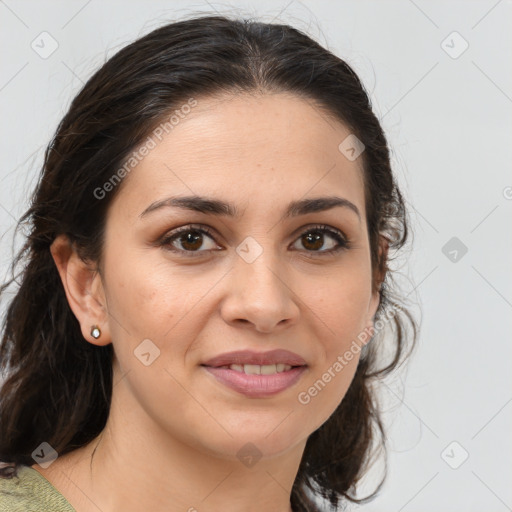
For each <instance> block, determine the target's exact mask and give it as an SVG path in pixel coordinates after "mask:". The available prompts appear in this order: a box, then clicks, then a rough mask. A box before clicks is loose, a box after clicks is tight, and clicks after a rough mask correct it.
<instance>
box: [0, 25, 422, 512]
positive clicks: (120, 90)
mask: <svg viewBox="0 0 512 512" xmlns="http://www.w3.org/2000/svg"><path fill="white" fill-rule="evenodd" d="M224 92H225V93H229V94H233V93H235V94H237V93H244V92H248V93H254V92H257V93H263V94H264V93H276V92H286V93H292V94H295V95H298V96H299V97H301V98H304V99H306V100H308V101H310V102H312V103H313V104H314V105H316V106H317V107H318V108H319V109H321V110H322V112H324V113H325V114H326V115H328V116H331V117H332V118H333V119H335V120H337V121H340V122H342V123H344V124H345V125H346V126H347V127H349V129H350V130H351V133H353V134H355V135H356V136H357V138H358V139H360V141H362V143H363V144H364V147H365V150H364V152H363V153H362V155H361V159H362V168H363V177H364V193H365V206H366V212H367V228H368V234H369V242H370V251H371V263H372V279H373V289H374V290H379V294H380V299H381V300H380V304H379V308H378V310H377V313H376V315H375V318H374V320H376V324H377V323H378V322H379V321H381V323H382V324H383V328H382V329H381V330H378V329H377V333H376V334H375V335H374V336H373V338H372V340H371V341H370V342H369V343H368V344H367V345H366V346H365V347H364V349H363V352H362V354H361V357H360V360H359V363H358V367H357V370H356V373H355V375H354V378H353V380H352V382H351V384H350V387H349V389H348V391H347V393H346V395H345V397H344V398H343V400H342V401H341V402H340V404H339V405H338V407H337V408H336V410H335V411H334V413H333V414H332V415H331V416H330V417H329V419H328V420H327V421H326V422H325V423H324V424H323V425H322V426H321V427H319V428H318V429H317V430H316V431H315V432H313V433H312V434H311V435H310V436H309V438H308V440H307V444H306V447H305V451H304V454H303V457H302V460H301V463H300V466H299V469H298V473H297V476H296V479H295V482H294V485H293V488H292V492H291V504H292V507H293V509H294V510H295V511H307V512H313V511H315V512H316V511H318V510H319V509H318V507H317V505H316V504H315V503H314V501H312V499H311V498H313V497H314V496H315V495H316V496H322V497H323V498H324V499H326V500H328V501H329V502H330V504H331V505H332V506H334V507H336V506H337V505H338V503H340V502H341V503H342V504H344V503H347V500H350V501H353V502H358V503H361V502H365V501H367V500H369V499H371V498H373V497H374V496H375V495H376V494H377V492H378V491H379V490H380V488H381V486H382V484H383V483H384V480H385V477H384V478H383V479H382V481H381V482H380V484H379V486H378V488H377V490H376V491H375V492H374V493H372V494H371V495H370V496H368V497H366V498H364V499H358V498H356V490H357V484H358V482H359V481H360V480H361V478H362V477H363V476H364V474H365V472H366V471H367V469H368V468H369V467H370V465H371V464H372V463H373V462H372V461H373V455H374V454H375V453H374V451H373V450H372V447H374V445H375V446H377V447H380V448H383V449H384V450H383V451H384V454H385V436H384V429H383V424H382V420H381V415H380V414H381V413H380V410H379V405H378V400H377V396H376V394H375V391H374V389H373V382H374V381H376V380H378V379H381V378H382V377H384V376H385V375H387V374H388V373H390V372H391V371H392V370H394V369H395V368H397V367H398V366H399V365H400V364H402V362H403V361H404V360H405V359H406V357H407V356H408V355H409V354H410V351H409V352H408V353H407V354H406V347H407V345H408V344H409V343H410V346H411V350H412V348H413V347H414V346H415V340H416V336H417V325H416V320H415V319H414V316H413V315H412V314H411V312H410V310H408V308H407V307H404V306H402V305H400V304H399V302H400V300H402V301H403V300H404V297H401V295H400V292H399V289H398V287H396V286H395V285H396V283H395V282H394V280H393V275H392V274H393V272H392V271H391V270H390V268H389V265H388V263H389V261H390V260H391V258H390V256H389V254H388V253H387V252H386V253H381V252H380V251H379V241H380V240H381V237H384V238H385V239H386V240H387V241H388V243H389V249H390V250H391V251H396V250H398V249H400V248H402V246H404V244H405V242H406V240H407V236H408V212H407V210H406V207H405V201H404V199H403V196H402V194H401V192H400V190H399V188H398V186H397V183H396V180H395V178H394V176H393V172H392V169H391V164H390V156H389V150H388V144H387V141H386V137H385V135H384V133H383V130H382V127H381V125H380V123H379V120H378V119H377V117H376V116H375V114H374V113H373V111H372V107H371V104H370V100H369V97H368V94H367V92H366V91H365V88H364V86H363V84H362V83H361V81H360V79H359V78H358V76H357V75H356V73H355V72H354V71H353V69H352V68H351V67H350V66H349V65H348V64H347V63H346V62H345V61H343V60H342V59H340V58H339V57H337V56H335V55H334V54H332V53H331V52H330V51H328V50H327V49H325V48H324V47H322V46H321V45H320V44H318V43H317V42H315V41H314V40H312V39H311V38H310V37H308V36H307V35H306V34H305V33H303V32H302V31H300V30H298V29H295V28H292V27H290V26H288V25H285V24H269V23H263V22H259V21H254V20H248V19H230V18H229V17H227V16H220V15H219V16H211V15H208V16H205V15H200V16H197V15H196V16H194V17H192V18H189V19H184V20H180V21H177V22H173V23H169V24H166V25H164V26H162V27H160V28H158V29H156V30H153V31H152V32H150V33H149V34H147V35H145V36H143V37H141V38H139V39H138V40H136V41H135V42H133V43H131V44H129V45H127V46H126V47H124V48H123V49H121V50H120V51H119V52H117V53H116V54H115V55H114V56H113V57H111V58H110V59H108V60H107V61H106V62H105V63H104V64H103V65H102V66H101V68H99V69H98V70H97V71H96V72H95V73H94V74H93V76H92V77H91V78H90V79H89V80H88V81H87V83H86V84H85V85H84V86H83V88H82V89H81V90H80V92H79V93H78V94H77V95H76V97H75V98H74V99H73V101H72V103H71V105H70V107H69V109H68V111H67V113H66V114H65V116H64V117H63V119H62V120H61V122H60V124H59V125H58V127H57V130H56V132H55V135H54V137H53V139H52V140H51V142H50V144H49V145H48V147H47V149H46V151H45V155H44V163H43V166H42V169H41V174H40V178H39V181H38V183H37V186H36V188H35V191H34V193H33V196H32V197H31V203H30V207H29V208H28V210H27V211H26V212H25V213H24V215H23V216H22V217H21V219H20V220H19V222H18V225H17V227H16V229H17V230H18V229H19V228H20V226H24V227H25V226H26V227H27V228H28V234H27V235H26V236H25V238H24V244H23V246H22V248H21V249H20V250H19V252H17V253H16V255H15V257H14V258H13V261H12V266H11V279H10V280H8V281H7V282H5V283H4V284H3V285H2V286H1V287H0V294H1V295H2V298H4V297H5V295H6V292H7V290H8V287H10V286H11V285H13V284H16V285H17V286H18V287H17V290H16V292H15V293H14V294H13V296H12V298H11V299H10V300H9V302H8V307H7V309H6V313H5V316H4V318H3V322H2V334H1V344H0V371H2V373H3V374H4V375H5V379H4V381H3V384H2V387H1V392H0V460H2V461H4V462H6V463H8V464H10V466H9V465H8V466H6V468H4V470H3V475H4V476H10V475H12V474H15V473H16V471H17V468H18V466H19V465H20V464H27V465H32V464H34V460H33V459H32V456H31V454H32V452H33V451H34V449H35V448H36V447H37V446H38V445H39V444H40V443H41V442H43V441H46V442H48V443H49V444H50V445H51V446H52V447H53V448H54V449H55V450H56V451H57V452H58V453H59V454H61V455H62V454H64V453H67V452H70V451H72V450H74V449H76V448H78V447H80V446H83V445H85V444H87V443H88V442H90V441H91V440H93V439H94V438H95V437H96V436H98V435H99V433H100V432H101V431H102V430H103V428H104V427H105V424H106V421H107V418H108V415H109V409H110V400H111V395H112V358H113V348H112V345H111V344H110V345H107V346H101V347H100V346H96V345H93V344H91V343H88V342H87V341H86V340H85V339H84V338H83V336H82V334H81V331H80V325H79V323H78V321H77V319H76V317H75V316H74V314H73V312H72V310H71V309H70V307H69V305H68V302H67V299H66V295H65V293H64V288H63V285H62V282H61V279H60V276H59V274H58V271H57V268H56V265H55V263H54V261H53V259H52V256H51V253H50V245H51V244H52V242H53V241H54V240H55V238H56V237H57V236H58V235H59V234H66V235H67V236H68V237H69V239H70V241H71V242H72V243H73V244H74V245H75V247H76V248H77V250H78V252H79V254H80V256H81V257H82V258H84V259H88V260H91V261H94V262H96V263H97V264H98V266H99V267H101V265H100V263H101V259H102V247H103V242H104V227H105V219H106V213H107V209H108V207H109V204H110V203H111V201H112V199H113V198H114V197H115V195H116V193H118V191H119V188H120V187H113V190H111V191H109V193H108V194H106V196H105V197H98V193H97V192H96V193H95V191H97V190H98V187H102V185H103V184H105V183H106V182H107V181H108V180H109V179H110V178H111V177H112V176H113V174H114V173H115V171H116V170H118V169H120V168H121V167H122V166H123V165H124V164H125V162H126V160H127V158H129V156H130V154H131V153H132V152H133V151H134V150H135V149H136V148H137V147H139V146H140V145H141V144H142V143H143V141H144V140H145V138H147V137H148V136H149V134H150V133H151V132H152V130H153V129H154V128H155V127H156V126H157V125H158V124H159V123H161V122H162V120H163V119H168V118H169V114H170V113H172V111H173V109H176V108H178V107H179V106H180V105H182V104H184V103H186V102H187V99H189V98H191V97H195V98H199V97H207V96H209V95H214V94H219V93H224ZM20 264H22V268H21V270H20V271H19V272H17V269H18V266H19V265H20ZM381 284H382V286H380V285H381ZM394 288H396V289H394ZM408 327H410V329H409V328H408ZM385 340H386V342H389V343H391V344H392V351H391V353H392V357H391V358H390V360H388V361H387V362H385V361H384V357H383V353H384V352H383V347H384V341H385ZM7 469H9V471H7Z"/></svg>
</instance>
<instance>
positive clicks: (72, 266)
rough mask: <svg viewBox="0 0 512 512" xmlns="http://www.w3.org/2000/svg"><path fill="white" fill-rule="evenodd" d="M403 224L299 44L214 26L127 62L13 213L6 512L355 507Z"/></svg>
mask: <svg viewBox="0 0 512 512" xmlns="http://www.w3.org/2000/svg"><path fill="white" fill-rule="evenodd" d="M406 217H407V212H406V210H405V207H404V202H403V199H402V196H401V194H400V191H399V189H398V187H397V185H396V182H395V180H394V177H393V175H392V171H391V168H390V162H389V153H388V147H387V143H386V139H385V136H384V134H383V132H382V129H381V127H380V124H379V122H378V120H377V118H376V117H375V115H374V114H373V112H372V110H371V106H370V103H369V99H368V96H367V94H366V92H365V90H364V88H363V86H362V84H361V82H360V81H359V79H358V77H357V76H356V74H355V73H354V71H353V70H352V69H351V68H350V67H349V66H348V65H347V64H346V63H345V62H343V61H342V60H340V59H339V58H338V57H336V56H334V55H333V54H331V53H330V52H328V51H327V50H326V49H324V48H322V47H321V46H319V45H318V44H317V43H315V42H314V41H312V40H311V39H310V38H309V37H307V36H306V35H304V34H303V33H301V32H299V31H297V30H295V29H293V28H291V27H289V26H285V25H272V24H265V23H258V22H252V21H251V22H249V21H247V20H241V21H240V20H232V19H228V18H226V17H220V16H201V17H196V18H192V19H188V20H183V21H180V22H175V23H171V24H168V25H166V26H163V27H161V28H159V29H157V30H155V31H153V32H151V33H150V34H148V35H146V36H144V37H142V38H141V39H139V40H137V41H135V42H134V43H132V44H130V45H129V46H127V47H125V48H124V49H122V50H121V51H119V53H117V54H116V55H115V56H114V57H112V58H111V59H110V60H109V61H107V62H106V63H105V64H104V65H103V66H102V68H101V69H100V70H99V71H97V72H96V74H95V75H94V76H93V77H92V78H91V79H90V80H89V81H88V82H87V83H86V85H85V86H84V87H83V89H82V90H81V91H80V93H79V94H78V95H77V97H76V98H75V99H74V101H73V102H72V104H71V107H70V109H69V112H68V113H67V114H66V115H65V117H64V119H63V120H62V122H61V123H60V125H59V127H58V129H57V133H56V135H55V137H54V139H53V141H52V142H51V144H50V145H49V147H48V149H47V151H46V154H45V161H44V166H43V171H42V177H41V180H40V182H39V184H38V186H37V190H36V191H35V193H34V197H33V200H32V205H31V207H30V209H29V210H28V211H27V212H26V214H25V215H24V217H23V218H22V222H29V223H30V234H29V236H28V239H27V242H26V245H25V247H24V248H23V250H22V252H21V253H20V254H19V256H18V258H17V260H16V261H15V262H14V265H15V264H17V263H19V262H20V261H22V260H23V258H26V265H25V267H24V268H23V270H22V272H21V278H19V279H18V280H19V283H20V286H19V289H18V290H17V292H16V294H15V296H14V298H13V299H12V300H11V302H10V304H9V307H8V309H7V314H6V319H5V325H4V331H3V339H2V345H1V348H0V356H1V368H2V370H3V371H4V372H5V375H6V378H5V382H4V383H3V387H2V389H1V402H0V434H1V435H0V460H2V461H4V462H5V463H6V467H5V468H4V475H3V476H4V478H0V503H1V505H0V510H13V509H15V507H16V506H22V505H23V506H25V507H26V506H27V503H31V504H32V506H34V507H39V508H40V509H41V510H50V509H51V510H63V511H64V510H66V511H71V510H75V511H77V512H88V511H92V510H94V511H97V510H98V509H99V510H102V511H103V512H108V511H114V510H124V511H131V510H134V511H135V510H137V511H138V510H155V511H158V510H166V511H167V512H173V511H178V510H180V511H183V510H188V511H194V510H198V511H201V510H212V511H213V510H221V509H222V510H243V511H253V510H272V511H276V512H284V511H287V512H288V511H290V510H292V511H299V510H302V511H316V510H319V508H318V505H317V504H316V503H315V499H314V497H315V495H316V496H317V497H320V496H323V497H324V498H326V499H328V500H329V501H330V502H331V504H333V505H334V506H336V505H337V504H339V503H340V502H341V503H343V502H345V501H346V500H352V501H362V500H357V499H356V496H355V492H356V484H357V482H358V481H359V480H360V479H361V477H362V476H363V475H364V474H365V471H366V470H367V468H368V467H369V466H370V463H371V460H372V457H371V455H372V453H371V452H372V445H373V444H374V442H375V441H376V434H378V433H380V434H382V425H381V422H380V418H379V410H378V406H377V402H376V399H375V396H374V395H373V391H372V381H373V380H375V379H376V378H378V377H380V376H382V375H384V374H386V373H389V372H390V371H391V370H392V369H394V368H395V367H396V366H397V365H398V364H399V363H400V362H401V360H402V359H403V357H404V352H405V345H406V343H407V342H408V341H410V342H412V341H414V339H415V336H416V326H415V321H414V319H413V318H412V316H411V315H410V313H409V312H408V311H407V309H404V308H403V307H401V306H399V304H398V302H396V301H392V300H391V295H390V294H391V287H390V286H389V282H390V280H391V278H392V276H391V271H390V270H389V267H388V262H389V259H390V256H389V249H399V248H401V247H402V246H403V244H404V243H405V241H406V238H407V222H406ZM13 270H14V269H13ZM13 282H14V276H13V281H10V282H9V283H6V284H5V285H4V286H3V288H2V292H5V290H6V289H7V286H9V285H10V284H12V283H13ZM384 283H386V286H385V287H384ZM406 324H409V325H410V326H412V329H411V332H410V333H409V334H407V332H406V329H405V327H406ZM390 327H392V328H393V329H391V330H390V332H391V333H392V334H393V336H392V340H391V342H392V343H393V348H394V352H393V354H394V357H393V358H392V360H391V361H387V364H386V363H385V362H383V361H382V359H381V358H382V355H381V349H382V346H383V343H384V338H385V336H384V333H385V332H386V331H388V330H389V328H390ZM412 346H413V344H412V343H411V347H412ZM381 485H382V483H381ZM379 488H380V486H379ZM374 494H375V493H374ZM372 496H373V495H372ZM20 504H22V505H20ZM22 508H23V507H22Z"/></svg>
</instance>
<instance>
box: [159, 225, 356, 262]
mask: <svg viewBox="0 0 512 512" xmlns="http://www.w3.org/2000/svg"><path fill="white" fill-rule="evenodd" d="M190 231H196V232H199V233H204V234H206V235H207V236H208V237H209V238H211V239H212V240H213V241H214V242H215V243H216V244H217V241H216V239H215V233H214V230H212V229H211V228H210V227H208V226H206V225H203V224H186V225H185V226H181V227H178V228H176V229H173V230H171V231H169V232H167V233H166V234H164V235H163V236H162V237H161V238H160V239H159V240H158V241H157V245H159V246H171V241H173V240H174V239H176V238H177V237H178V236H179V235H180V234H181V233H188V232H190ZM314 231H319V232H322V233H324V234H326V235H327V236H330V237H331V238H333V239H334V240H336V242H337V244H338V245H337V246H336V247H334V248H332V249H328V250H325V251H308V250H306V249H304V250H302V251H301V250H300V249H299V252H306V253H307V254H308V255H310V257H313V258H314V257H317V256H320V257H322V256H328V255H334V254H337V253H339V252H341V251H343V250H347V249H350V248H351V246H352V242H351V240H350V239H349V238H348V237H347V236H346V235H345V233H344V232H343V231H341V230H340V229H338V228H335V227H333V226H329V225H327V224H309V225H306V226H303V227H301V228H299V229H298V230H297V231H295V233H294V234H293V235H292V236H294V237H295V238H294V242H296V241H297V240H298V239H299V238H300V237H301V236H302V235H304V234H306V233H309V232H314ZM338 238H339V239H338ZM217 245H218V244H217ZM168 250H169V251H171V252H174V253H178V254H179V255H183V256H184V257H192V258H194V257H200V256H201V255H202V254H204V253H210V252H212V251H216V249H208V250H203V251H185V250H182V249H178V248H175V247H172V248H169V249H168ZM295 250H297V249H295Z"/></svg>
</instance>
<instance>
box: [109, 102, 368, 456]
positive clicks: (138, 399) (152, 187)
mask: <svg viewBox="0 0 512 512" xmlns="http://www.w3.org/2000/svg"><path fill="white" fill-rule="evenodd" d="M196 99H197V106H195V107H193V108H192V109H191V112H190V113H188V114H187V115H186V116H184V118H183V119H180V121H179V123H178V124H176V125H175V126H174V128H173V129H172V131H169V133H168V134H165V132H164V136H163V137H162V134H161V131H160V132H159V137H160V138H161V141H159V140H158V138H157V137H155V136H153V139H154V140H155V141H156V142H157V144H156V145H155V147H154V148H153V149H149V150H148V154H147V155H146V156H145V157H144V158H143V159H142V160H141V162H140V163H139V164H138V165H137V166H136V167H135V168H134V169H133V170H131V171H130V173H129V174H128V175H127V177H126V178H125V181H124V182H123V183H122V185H121V190H119V194H118V195H117V196H116V197H115V199H114V200H113V202H112V204H111V206H110V208H109V212H108V217H107V223H106V231H105V246H104V261H103V281H102V286H103V293H104V295H105V299H106V305H107V309H108V313H109V315H108V319H107V321H108V325H107V326H104V327H107V328H108V334H107V335H108V336H109V339H110V340H111V341H112V343H113V346H114V352H115V358H116V361H115V371H116V372H117V374H118V376H117V377H114V379H115V382H117V383H116V385H115V387H114V396H115V394H116V393H125V396H126V393H128V395H129V396H130V400H132V406H133V407H132V406H131V409H130V411H131V412H130V414H131V415H132V418H133V417H136V418H139V419H140V421H141V424H146V425H152V428H156V429H157V430H159V431H163V432H164V433H165V434H168V435H169V436H171V437H172V438H175V439H177V440H179V441H180V442H184V443H187V444H188V445H190V446H194V447H196V448H197V449H200V450H203V451H205V452H209V453H212V454H215V455H217V456H220V457H226V458H234V457H236V456H237V455H236V454H237V452H239V450H240V449H241V448H242V447H244V446H245V445H246V444H247V443H252V444H253V445H255V446H256V447H257V449H258V450H259V451H260V452H261V453H262V454H263V455H269V456H270V455H274V454H278V453H282V452H284V451H286V450H288V449H289V448H291V447H293V446H296V445H297V444H298V443H300V442H305V440H306V438H307V436H309V434H311V433H312V432H313V431H314V430H316V429H317V428H318V427H319V426H320V425H321V424H322V423H324V422H325V421H326V420H327V419H328V418H329V416H330V415H331V414H332V413H333V412H334V410H335V409H336V407H337V406H338V404H339V403H340V401H341V400H342V399H343V397H344V395H345V393H346V391H347V388H348V386H349V385H350V382H351V380H352V377H353V375H354V372H355V370H356V367H357V363H358V359H359V351H358V350H354V340H356V341H357V339H358V335H360V334H361V333H362V332H363V331H364V330H365V328H367V326H368V323H369V322H371V319H372V317H373V316H374V314H375V311H376V309H377V306H378V294H377V293H373V294H372V282H371V264H370V247H369V241H368V233H367V230H366V213H365V202H364V190H363V179H362V168H361V164H362V162H361V159H360V158H356V159H354V158H347V156H346V155H349V156H352V154H353V153H354V152H350V150H349V151H348V152H347V151H346V148H345V146H343V147H344V148H345V152H342V151H341V150H340V149H339V145H340V144H341V143H342V142H343V141H344V140H345V139H346V138H347V137H348V136H349V135H350V131H349V130H347V129H346V128H345V127H344V126H343V125H342V124H339V123H335V122H334V121H333V120H332V119H327V118H326V117H325V116H324V115H322V113H321V112H320V110H318V109H317V108H315V107H314V106H313V105H312V104H311V103H310V102H307V101H305V100H304V99H300V98H298V97H296V96H292V95H286V94H275V95H265V96H261V97H255V96H249V95H241V96H238V97H230V96H229V97H228V96H222V97H217V98H209V99H206V98H196ZM349 140H350V139H349ZM345 144H347V142H346V143H345ZM152 145H153V144H149V145H148V146H152ZM356 149H357V148H356ZM191 196H197V197H201V198H204V199H205V200H206V199H208V200H212V201H216V202H219V203H220V202H222V203H226V204H228V205H230V209H232V210H233V211H234V212H231V213H235V212H236V214H237V215H236V216H232V215H229V214H227V213H226V212H225V211H224V213H221V214H217V213H214V212H212V211H211V209H210V210H209V209H208V208H203V210H206V211H202V212H200V211H196V210H194V209H193V202H192V201H189V202H188V203H186V204H183V205H182V207H179V206H177V205H175V206H169V204H167V205H166V204H165V201H166V200H168V199H170V198H175V199H179V198H182V197H191ZM322 197H329V198H333V197H339V198H342V199H344V200H346V201H349V202H350V203H352V205H354V207H355V208H352V207H350V206H334V207H330V208H325V209H320V210H318V211H311V210H310V211H309V212H307V211H306V213H305V212H304V210H307V209H304V208H302V209H301V208H299V207H296V208H294V209H293V210H292V212H291V214H290V215H286V213H287V211H288V209H289V207H290V205H292V204H293V203H297V202H303V201H305V200H311V199H317V198H322ZM195 204H197V203H195ZM216 204H217V203H216ZM347 204H348V203H347ZM187 205H188V207H187ZM356 210H357V211H358V212H359V213H356ZM143 212H145V213H143ZM322 226H325V227H326V228H327V229H328V230H329V231H325V232H323V233H322V231H321V229H322ZM178 229H182V230H183V231H182V232H181V233H180V234H178V235H176V231H177V230H178ZM203 229H204V230H207V232H202V231H200V230H203ZM194 230H195V231H194ZM338 234H339V236H340V237H341V239H343V238H345V239H348V246H347V247H344V246H343V242H340V239H339V238H338ZM174 235H176V236H174ZM102 338H104V336H102ZM360 345H361V343H359V346H360ZM351 347H352V349H351ZM274 349H283V350H288V351H291V352H293V353H295V354H297V355H298V356H300V357H301V358H302V359H303V360H304V362H305V363H306V366H305V367H303V368H302V369H298V370H292V372H293V374H294V375H295V381H293V379H292V382H291V384H290V383H289V386H288V387H285V388H284V389H282V390H281V391H276V390H275V389H274V388H272V389H273V390H274V392H273V394H267V395H265V394H264V393H262V392H261V391H258V388H255V387H254V384H247V383H246V382H245V381H244V382H245V383H244V382H242V384H239V385H240V386H242V387H244V386H246V387H245V388H244V389H245V390H246V391H245V392H244V391H242V390H241V389H239V388H237V389H234V388H233V387H230V386H228V385H226V384H225V383H224V382H222V381H221V380H220V379H219V378H217V377H216V376H215V375H214V373H213V372H212V371H211V370H209V369H207V367H205V366H203V365H204V363H206V362H207V361H208V360H210V359H212V358H213V357H216V356H219V355H221V354H225V353H228V352H232V351H238V350H244V351H245V350H249V351H253V352H256V353H264V352H267V351H270V350H274ZM347 351H351V352H352V358H351V359H350V360H348V358H347V357H344V354H345V353H346V352H347ZM340 359H343V363H341V362H340ZM241 362H243V361H241ZM336 363H338V365H337V364H336ZM340 366H341V369H340ZM247 370H248V371H249V372H250V371H251V369H250V368H249V369H247ZM252 370H255V369H254V368H253V369H252ZM267 370H268V371H272V370H273V369H272V368H271V369H268V368H267V369H265V371H267ZM214 371H215V372H216V373H217V374H223V375H227V372H228V373H229V374H230V375H231V376H232V377H233V372H235V371H239V370H237V369H235V370H220V371H219V370H214ZM256 371H257V369H256ZM274 371H275V370H274ZM326 372H327V373H329V375H327V377H326V376H325V374H326ZM244 373H245V372H244ZM329 376H330V378H329ZM240 377H241V378H242V379H240ZM282 377H283V376H282V375H281V376H280V377H279V379H282ZM234 378H238V380H237V381H238V382H241V381H243V379H246V377H243V375H241V373H238V375H235V376H234ZM248 379H252V380H257V379H259V380H260V381H261V382H260V383H261V385H262V386H263V387H265V386H272V385H273V384H272V383H270V384H269V382H270V381H271V380H272V381H273V382H274V383H275V381H276V380H277V379H276V377H275V376H274V377H270V378H269V377H268V376H267V375H263V376H260V377H248ZM282 380H286V379H282ZM319 380H320V381H321V383H320V384H319V383H318V381H319ZM315 383H317V384H316V388H315V389H316V393H315V391H314V390H313V391H308V390H310V388H311V387H312V386H314V385H315ZM308 397H309V398H308ZM133 415H135V416H133Z"/></svg>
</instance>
